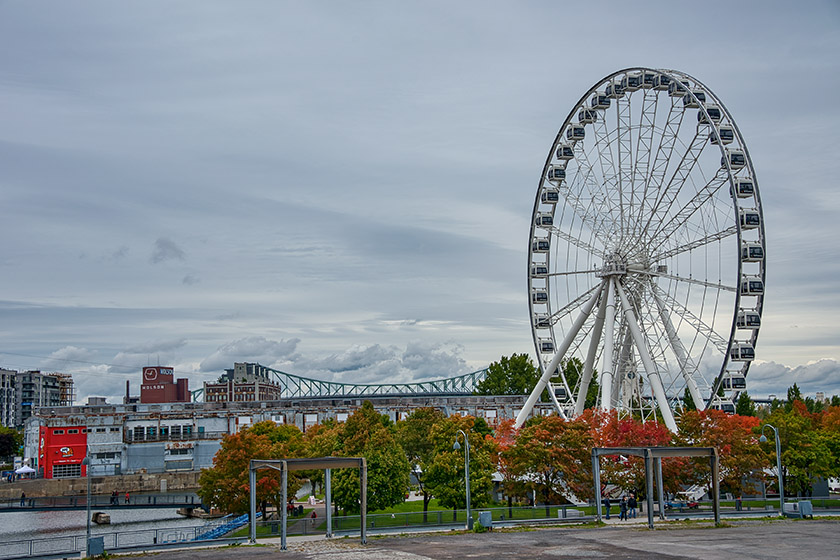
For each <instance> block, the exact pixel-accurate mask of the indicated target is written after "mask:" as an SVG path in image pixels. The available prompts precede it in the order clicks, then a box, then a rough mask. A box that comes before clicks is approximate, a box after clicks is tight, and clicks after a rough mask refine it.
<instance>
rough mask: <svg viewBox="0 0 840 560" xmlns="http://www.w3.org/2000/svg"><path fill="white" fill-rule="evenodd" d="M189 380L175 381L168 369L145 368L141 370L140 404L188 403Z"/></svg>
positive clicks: (170, 370) (170, 369) (171, 370)
mask: <svg viewBox="0 0 840 560" xmlns="http://www.w3.org/2000/svg"><path fill="white" fill-rule="evenodd" d="M190 396H191V395H190V382H189V379H179V380H178V381H177V382H176V381H175V373H174V370H173V369H172V368H170V367H162V366H146V367H144V368H143V383H142V384H141V385H140V402H141V403H169V402H190Z"/></svg>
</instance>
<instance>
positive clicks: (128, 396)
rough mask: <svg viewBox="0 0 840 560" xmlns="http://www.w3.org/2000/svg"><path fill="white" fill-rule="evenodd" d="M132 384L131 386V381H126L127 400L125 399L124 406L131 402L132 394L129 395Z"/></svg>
mask: <svg viewBox="0 0 840 560" xmlns="http://www.w3.org/2000/svg"><path fill="white" fill-rule="evenodd" d="M130 384H131V381H129V380H128V379H126V380H125V398H124V399H123V404H128V403H130V402H131V393H129V390H128V389H129V385H130Z"/></svg>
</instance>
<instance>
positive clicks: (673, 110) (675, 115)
mask: <svg viewBox="0 0 840 560" xmlns="http://www.w3.org/2000/svg"><path fill="white" fill-rule="evenodd" d="M678 103H679V102H678V101H677V99H676V98H674V97H672V98H671V107H670V109H669V111H668V116H667V118H666V119H665V127H664V128H663V130H662V134H661V135H660V136H659V146H658V147H657V148H656V157H654V160H653V167H652V168H651V170H650V175H649V177H648V179H647V181H645V196H644V197H643V199H642V206H641V207H640V209H639V215H638V220H639V223H642V222H644V215H645V214H644V213H645V204H644V203H645V202H646V201H647V200H648V193H649V192H650V193H653V195H654V201H653V202H652V204H651V207H653V205H654V203H655V199H656V196H657V195H658V193H659V192H660V190H661V188H662V182H663V181H664V180H665V173H666V171H667V170H668V164H669V162H670V161H671V156H672V154H673V152H674V146H675V145H676V143H677V138H678V136H679V133H680V128H681V127H682V122H683V117H684V116H685V110H684V109H683V108H682V107H679V105H678Z"/></svg>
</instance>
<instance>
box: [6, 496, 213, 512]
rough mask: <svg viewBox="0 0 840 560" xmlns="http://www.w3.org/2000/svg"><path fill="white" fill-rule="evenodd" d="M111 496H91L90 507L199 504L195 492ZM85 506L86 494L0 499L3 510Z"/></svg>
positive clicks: (199, 501)
mask: <svg viewBox="0 0 840 560" xmlns="http://www.w3.org/2000/svg"><path fill="white" fill-rule="evenodd" d="M112 500H113V498H112V497H111V496H91V497H90V507H91V508H100V509H102V508H116V507H143V508H148V507H161V508H162V507H168V506H171V507H187V506H195V507H199V506H200V505H201V498H199V497H198V495H197V494H193V493H188V494H135V495H133V496H132V495H129V502H128V503H125V494H120V495H119V496H118V497H117V500H116V503H114V501H112ZM86 507H87V499H86V496H52V497H47V498H25V499H23V500H20V499H15V498H10V499H6V500H2V501H0V509H5V510H30V509H35V510H47V509H84V508H86Z"/></svg>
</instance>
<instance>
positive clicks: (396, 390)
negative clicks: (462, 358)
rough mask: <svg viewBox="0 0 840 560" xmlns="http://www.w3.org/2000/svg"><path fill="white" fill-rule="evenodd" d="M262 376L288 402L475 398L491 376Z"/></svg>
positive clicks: (272, 372)
mask: <svg viewBox="0 0 840 560" xmlns="http://www.w3.org/2000/svg"><path fill="white" fill-rule="evenodd" d="M257 368H258V370H259V372H261V373H262V374H263V375H265V377H266V378H267V379H268V380H270V381H272V382H274V383H276V384H277V385H279V386H280V387H281V391H282V393H281V394H282V396H281V398H284V399H296V398H319V397H320V398H323V397H351V396H352V397H361V396H369V395H397V396H398V395H471V394H473V393H474V392H475V390H476V387H477V386H478V384H479V383H480V382H481V381H482V380H484V378H485V377H486V376H487V368H484V369H480V370H478V371H473V372H470V373H465V374H463V375H458V376H456V377H447V378H444V379H435V380H432V381H420V382H417V383H380V384H363V383H339V382H337V381H324V380H322V379H312V378H310V377H303V376H300V375H294V374H292V373H286V372H284V371H279V370H276V369H272V368H270V367H266V366H263V365H260V364H257ZM203 394H204V389H203V388H201V389H197V390H195V391H192V400H193V401H197V400H199V399H200V398H202V397H203Z"/></svg>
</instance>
